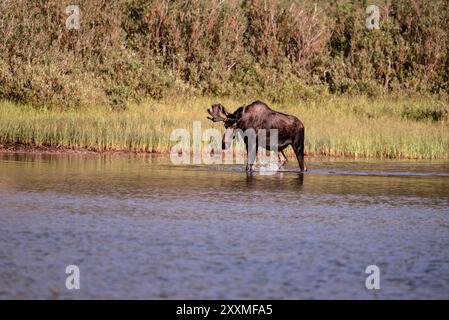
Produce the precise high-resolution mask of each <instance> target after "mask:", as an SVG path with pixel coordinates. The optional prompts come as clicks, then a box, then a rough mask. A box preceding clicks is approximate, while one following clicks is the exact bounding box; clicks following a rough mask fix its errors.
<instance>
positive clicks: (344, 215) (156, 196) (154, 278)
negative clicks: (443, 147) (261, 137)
mask: <svg viewBox="0 0 449 320" xmlns="http://www.w3.org/2000/svg"><path fill="white" fill-rule="evenodd" d="M307 164H308V166H309V168H310V169H311V170H310V171H309V172H308V173H305V174H300V173H298V172H297V171H296V170H297V168H296V167H295V166H294V164H293V163H292V164H291V165H290V166H287V168H286V169H285V172H279V173H276V174H273V175H265V174H261V173H258V172H256V173H255V174H253V175H252V176H247V175H246V173H245V172H244V171H243V170H242V166H237V165H234V166H216V165H215V166H194V165H192V166H174V165H171V164H170V162H169V161H168V160H167V159H166V158H161V157H156V158H155V157H148V156H132V155H108V156H104V155H29V154H28V155H27V154H0V298H3V299H5V298H73V299H78V298H144V299H158V298H187V299H216V298H217V299H219V298H224V299H239V298H255V299H262V298H268V299H270V298H278V299H282V298H288V299H298V298H324V299H331V298H356V299H371V298H376V299H378V298H393V299H395V298H449V265H448V263H449V163H448V162H424V161H409V162H404V161H402V162H397V161H388V162H376V161H347V160H346V161H345V160H335V161H333V160H319V159H315V160H314V159H309V161H308V162H307ZM71 264H76V265H78V266H79V268H80V273H81V289H80V290H67V289H66V287H65V279H66V276H67V275H66V274H65V268H66V266H67V265H71ZM372 264H375V265H377V266H378V267H379V268H380V272H381V278H380V279H381V280H380V285H381V289H380V290H367V289H366V288H365V279H366V277H367V275H366V274H365V268H366V267H367V266H368V265H372Z"/></svg>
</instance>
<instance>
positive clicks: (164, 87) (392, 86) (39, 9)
mask: <svg viewBox="0 0 449 320" xmlns="http://www.w3.org/2000/svg"><path fill="white" fill-rule="evenodd" d="M76 2H78V4H79V7H80V9H81V28H80V30H68V29H67V28H66V19H67V16H68V15H67V14H66V13H65V8H66V6H67V5H69V4H74V3H76ZM315 2H316V1H312V0H303V1H294V0H283V1H274V0H220V1H218V0H212V1H194V0H149V1H144V0H118V1H106V0H77V1H61V0H40V1H26V0H3V1H1V2H0V98H3V99H8V100H14V101H17V102H21V103H31V104H35V105H48V106H52V107H56V108H64V107H68V106H81V105H90V104H107V105H112V106H124V105H126V103H127V102H128V101H138V100H140V99H144V98H147V97H151V98H161V97H164V96H170V95H173V94H179V93H180V92H182V93H184V94H207V95H219V96H258V97H263V98H266V99H269V100H272V101H278V102H282V101H287V100H295V99H308V98H313V97H316V96H318V95H322V94H323V93H330V94H366V95H368V96H377V95H383V94H387V93H394V94H396V93H398V94H402V93H405V94H410V93H419V94H429V93H430V94H435V93H441V92H443V93H444V92H449V79H448V77H449V33H448V28H447V21H449V10H447V8H448V6H449V2H448V1H447V0H436V1H431V2H427V1H424V0H423V1H418V0H395V1H386V2H385V3H384V2H377V5H378V6H379V8H380V11H381V19H380V29H379V30H371V31H370V30H367V29H366V27H365V19H366V16H367V14H366V13H365V9H366V7H367V5H368V3H367V2H364V1H355V0H354V1H332V2H330V3H328V2H317V3H315ZM439 108H440V107H439ZM438 110H440V111H441V113H442V114H441V115H439V114H435V115H433V114H432V112H433V111H435V110H434V109H431V110H430V111H429V112H430V115H428V112H427V111H425V110H424V111H423V113H422V115H420V114H421V113H416V112H415V111H413V112H412V111H411V113H410V114H407V115H404V116H407V117H415V118H419V117H421V116H424V117H431V118H432V117H434V116H435V117H440V116H442V117H445V116H446V113H445V112H446V110H447V108H446V109H445V108H440V109H438ZM438 110H437V111H436V112H440V111H438ZM426 112H427V113H426ZM443 113H445V114H444V115H443Z"/></svg>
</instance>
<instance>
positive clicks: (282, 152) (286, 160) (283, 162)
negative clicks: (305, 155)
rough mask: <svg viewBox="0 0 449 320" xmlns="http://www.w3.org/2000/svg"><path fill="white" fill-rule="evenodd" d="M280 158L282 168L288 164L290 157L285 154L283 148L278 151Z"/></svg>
mask: <svg viewBox="0 0 449 320" xmlns="http://www.w3.org/2000/svg"><path fill="white" fill-rule="evenodd" d="M281 155H282V156H283V157H284V158H283V159H281ZM278 158H279V169H280V168H282V167H283V166H284V164H286V163H287V162H288V159H287V157H286V156H285V154H284V151H283V150H281V151H279V152H278Z"/></svg>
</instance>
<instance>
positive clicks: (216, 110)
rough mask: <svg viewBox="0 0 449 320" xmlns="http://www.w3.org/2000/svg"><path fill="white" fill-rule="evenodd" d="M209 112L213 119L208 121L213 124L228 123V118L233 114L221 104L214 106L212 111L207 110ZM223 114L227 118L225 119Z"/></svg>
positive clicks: (210, 118)
mask: <svg viewBox="0 0 449 320" xmlns="http://www.w3.org/2000/svg"><path fill="white" fill-rule="evenodd" d="M207 112H208V113H209V114H210V115H211V117H207V119H209V120H211V121H213V122H220V121H226V120H228V116H229V115H231V113H229V112H228V110H226V108H225V107H223V106H222V105H221V104H213V105H212V110H210V109H207ZM221 114H224V115H225V116H226V118H223V117H222V116H221Z"/></svg>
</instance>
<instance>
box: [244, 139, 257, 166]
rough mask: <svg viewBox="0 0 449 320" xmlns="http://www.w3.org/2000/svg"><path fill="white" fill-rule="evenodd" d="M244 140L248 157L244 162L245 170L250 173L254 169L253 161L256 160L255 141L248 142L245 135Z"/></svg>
mask: <svg viewBox="0 0 449 320" xmlns="http://www.w3.org/2000/svg"><path fill="white" fill-rule="evenodd" d="M244 141H245V147H246V154H247V158H248V159H247V162H246V172H249V173H252V172H253V171H254V163H255V162H256V153H257V142H256V143H254V142H252V141H250V142H248V139H247V138H246V137H245V140H244Z"/></svg>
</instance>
